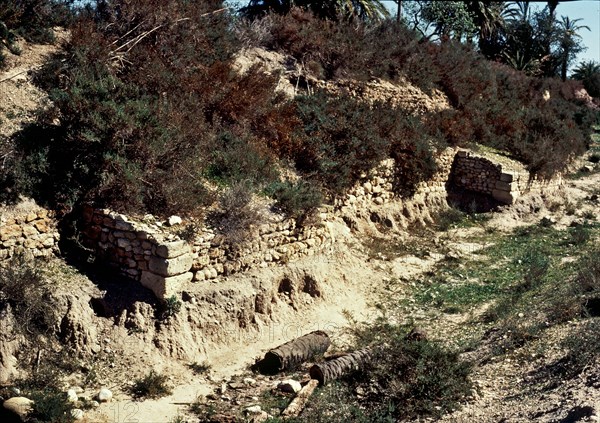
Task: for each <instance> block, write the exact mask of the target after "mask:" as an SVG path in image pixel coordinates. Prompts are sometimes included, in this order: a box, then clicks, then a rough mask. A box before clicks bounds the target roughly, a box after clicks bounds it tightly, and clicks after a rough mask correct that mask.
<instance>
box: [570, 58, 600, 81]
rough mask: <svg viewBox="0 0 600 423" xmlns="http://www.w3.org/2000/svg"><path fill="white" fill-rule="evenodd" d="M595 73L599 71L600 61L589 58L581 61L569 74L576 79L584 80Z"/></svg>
mask: <svg viewBox="0 0 600 423" xmlns="http://www.w3.org/2000/svg"><path fill="white" fill-rule="evenodd" d="M597 73H600V63H598V62H595V61H593V60H590V61H588V62H581V63H580V64H579V65H578V66H577V67H576V68H575V70H574V71H573V74H572V75H571V76H572V77H573V79H577V80H578V81H584V80H586V79H589V78H591V77H592V76H594V75H595V74H597Z"/></svg>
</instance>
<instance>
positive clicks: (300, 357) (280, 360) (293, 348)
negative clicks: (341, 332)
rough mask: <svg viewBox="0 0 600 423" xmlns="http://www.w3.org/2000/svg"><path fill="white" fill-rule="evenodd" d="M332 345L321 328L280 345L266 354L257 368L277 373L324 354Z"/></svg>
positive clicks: (265, 371)
mask: <svg viewBox="0 0 600 423" xmlns="http://www.w3.org/2000/svg"><path fill="white" fill-rule="evenodd" d="M329 345H331V341H330V340H329V336H328V335H327V334H326V333H325V332H323V331H320V330H317V331H314V332H311V333H308V334H306V335H303V336H301V337H300V338H296V339H294V340H292V341H290V342H286V343H285V344H283V345H280V346H278V347H277V348H274V349H272V350H270V351H268V352H267V353H266V354H265V358H263V359H262V360H261V361H260V362H258V363H257V364H256V368H257V369H258V370H259V371H260V372H261V373H268V374H275V373H278V372H280V371H282V370H285V369H291V368H293V367H295V366H297V365H298V364H300V363H303V362H305V361H308V360H310V359H312V358H313V357H315V356H317V355H320V354H323V353H324V352H325V351H327V348H329Z"/></svg>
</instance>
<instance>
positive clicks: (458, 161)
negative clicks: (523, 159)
mask: <svg viewBox="0 0 600 423" xmlns="http://www.w3.org/2000/svg"><path fill="white" fill-rule="evenodd" d="M561 182H562V181H561V178H560V176H559V177H556V178H554V179H552V180H550V181H543V180H538V179H536V178H532V177H531V176H530V174H529V173H528V172H527V171H524V170H515V169H514V168H511V167H510V166H507V165H503V164H501V163H497V162H494V161H492V160H490V159H489V158H486V157H483V156H481V155H478V154H475V153H472V152H469V151H466V150H460V151H458V152H457V154H456V157H455V159H454V163H453V165H452V177H451V183H452V184H454V186H457V187H461V188H464V189H466V190H469V191H474V192H479V193H482V194H487V195H490V196H492V197H493V198H494V199H495V200H496V201H499V202H500V203H503V204H512V203H513V202H514V201H515V200H516V199H517V198H518V197H519V196H521V195H522V194H525V193H527V192H534V191H542V190H545V189H552V188H555V187H557V186H559V185H560V184H561Z"/></svg>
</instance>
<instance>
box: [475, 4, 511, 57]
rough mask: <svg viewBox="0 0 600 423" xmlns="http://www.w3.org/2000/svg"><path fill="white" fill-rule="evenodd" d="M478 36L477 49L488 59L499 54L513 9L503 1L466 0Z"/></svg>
mask: <svg viewBox="0 0 600 423" xmlns="http://www.w3.org/2000/svg"><path fill="white" fill-rule="evenodd" d="M465 4H466V6H467V10H468V11H469V13H471V15H472V16H473V21H474V23H475V25H476V26H477V32H478V36H479V41H478V45H479V51H481V53H482V54H483V55H484V56H486V57H487V58H489V59H496V58H498V57H499V56H500V54H501V52H502V50H503V49H504V46H505V44H506V26H507V22H508V20H509V19H510V18H511V16H512V14H513V9H511V8H510V7H509V4H508V3H507V2H504V1H492V2H489V1H475V0H471V1H466V2H465Z"/></svg>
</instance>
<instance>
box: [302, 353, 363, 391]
mask: <svg viewBox="0 0 600 423" xmlns="http://www.w3.org/2000/svg"><path fill="white" fill-rule="evenodd" d="M372 358H373V351H372V350H371V349H364V350H358V351H354V352H351V353H348V354H345V355H343V356H341V357H338V358H335V359H333V360H329V361H326V362H324V363H319V364H315V365H314V366H312V367H311V368H310V377H311V378H312V379H317V380H318V381H319V384H321V385H326V384H327V383H329V382H331V381H332V380H335V379H339V378H340V377H342V376H343V375H345V374H347V373H350V372H352V371H354V370H359V369H361V368H363V367H364V366H365V364H367V363H368V362H369V361H371V359H372Z"/></svg>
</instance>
